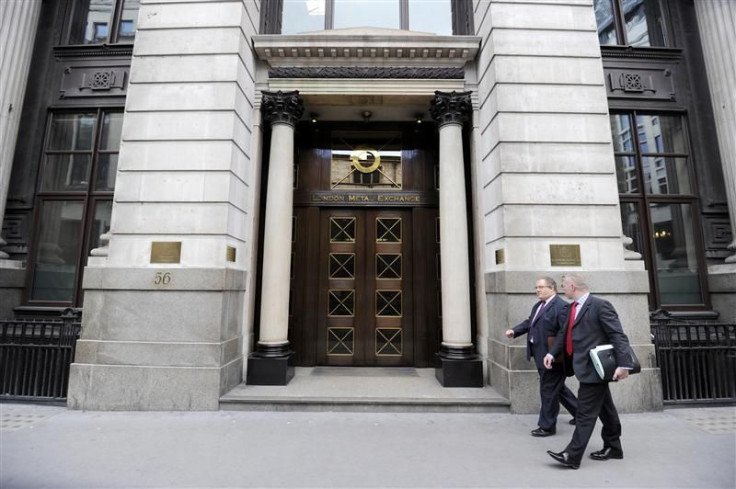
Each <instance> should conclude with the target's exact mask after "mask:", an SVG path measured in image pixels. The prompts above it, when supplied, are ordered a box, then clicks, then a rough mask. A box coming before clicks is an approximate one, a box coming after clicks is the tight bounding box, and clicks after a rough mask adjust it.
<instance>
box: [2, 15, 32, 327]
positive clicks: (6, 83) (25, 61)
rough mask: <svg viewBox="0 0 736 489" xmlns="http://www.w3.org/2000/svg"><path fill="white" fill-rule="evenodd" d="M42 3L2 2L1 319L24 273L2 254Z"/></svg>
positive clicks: (15, 296) (17, 299)
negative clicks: (12, 174)
mask: <svg viewBox="0 0 736 489" xmlns="http://www.w3.org/2000/svg"><path fill="white" fill-rule="evenodd" d="M40 12H41V2H0V39H2V40H3V47H2V50H3V56H2V57H1V58H0V61H1V64H0V270H2V271H0V317H9V316H10V315H11V314H12V310H13V307H15V306H17V305H18V304H20V301H21V294H22V291H23V283H24V280H25V270H24V269H23V264H22V263H21V262H19V261H15V260H10V259H9V256H8V254H7V253H5V252H4V251H2V248H3V246H5V244H6V243H5V240H3V238H2V222H3V219H4V216H5V204H6V201H7V198H8V186H9V185H10V172H11V170H12V168H13V154H14V153H15V141H16V139H17V136H18V127H19V125H20V114H21V110H22V109H23V98H24V96H25V91H26V82H27V81H28V73H29V71H30V66H31V55H32V54H33V42H34V40H35V38H36V30H37V27H38V17H39V15H40Z"/></svg>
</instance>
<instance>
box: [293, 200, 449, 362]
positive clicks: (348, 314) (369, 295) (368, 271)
mask: <svg viewBox="0 0 736 489" xmlns="http://www.w3.org/2000/svg"><path fill="white" fill-rule="evenodd" d="M435 221H436V210H433V209H411V208H404V209H402V208H395V209H394V208H357V207H356V208H329V207H323V208H316V207H312V208H305V209H298V210H297V212H296V227H295V236H294V244H295V246H294V250H295V253H294V256H293V258H292V261H293V262H294V263H295V266H294V273H293V274H292V277H293V279H292V290H291V294H292V311H291V317H290V329H291V331H290V336H291V341H292V344H293V346H294V349H295V351H296V360H297V364H300V365H334V366H419V367H422V366H423V367H427V366H430V365H431V361H432V357H433V355H434V353H435V352H436V351H437V348H438V344H439V337H440V327H439V324H440V317H439V314H440V311H439V304H438V302H439V277H438V273H437V265H438V246H437V243H436V240H435V237H434V234H435V233H434V230H435V226H434V223H435ZM417 238H419V239H420V240H421V241H419V242H417V241H416V239H417ZM300 264H303V266H300Z"/></svg>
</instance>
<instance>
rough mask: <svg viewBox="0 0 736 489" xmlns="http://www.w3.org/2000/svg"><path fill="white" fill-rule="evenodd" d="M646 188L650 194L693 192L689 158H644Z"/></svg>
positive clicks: (643, 167)
mask: <svg viewBox="0 0 736 489" xmlns="http://www.w3.org/2000/svg"><path fill="white" fill-rule="evenodd" d="M642 169H643V171H644V188H645V189H646V192H647V193H649V194H692V193H693V190H692V186H691V185H690V174H689V172H688V165H687V158H664V157H662V156H656V157H654V156H651V157H644V158H642Z"/></svg>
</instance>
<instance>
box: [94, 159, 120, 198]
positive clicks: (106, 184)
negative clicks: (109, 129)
mask: <svg viewBox="0 0 736 489" xmlns="http://www.w3.org/2000/svg"><path fill="white" fill-rule="evenodd" d="M117 171H118V155H117V153H109V154H106V153H103V154H101V155H99V156H98V157H97V178H96V179H95V189H96V190H110V191H112V190H114V189H115V176H116V175H117Z"/></svg>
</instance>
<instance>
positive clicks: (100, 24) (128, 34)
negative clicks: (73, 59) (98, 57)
mask: <svg viewBox="0 0 736 489" xmlns="http://www.w3.org/2000/svg"><path fill="white" fill-rule="evenodd" d="M139 8H140V0H78V1H76V2H74V3H73V9H72V17H71V19H70V27H69V44H103V43H132V42H133V40H134V39H135V31H136V27H137V19H138V10H139ZM116 9H119V12H120V14H119V17H118V16H116V15H115V12H116ZM116 17H117V18H118V20H117V36H115V38H112V37H111V36H112V35H113V33H112V29H111V26H112V25H113V24H114V23H115V19H116Z"/></svg>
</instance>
